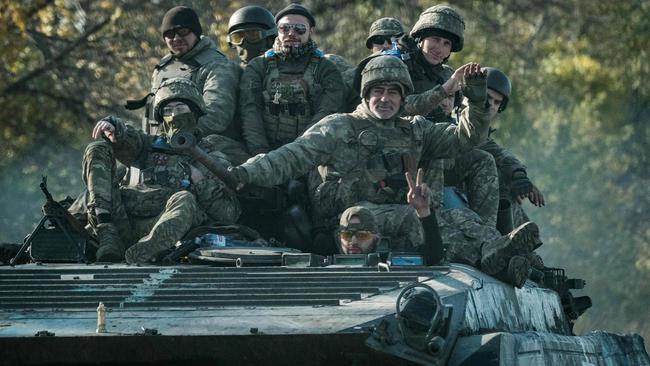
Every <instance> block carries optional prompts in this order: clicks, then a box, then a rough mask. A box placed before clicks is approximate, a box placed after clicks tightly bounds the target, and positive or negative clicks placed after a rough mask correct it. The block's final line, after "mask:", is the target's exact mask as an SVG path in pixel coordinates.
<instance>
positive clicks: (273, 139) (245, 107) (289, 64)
mask: <svg viewBox="0 0 650 366" xmlns="http://www.w3.org/2000/svg"><path fill="white" fill-rule="evenodd" d="M301 48H302V49H301V50H300V53H299V54H298V55H294V54H287V53H286V52H285V51H284V50H283V49H282V45H281V43H280V40H279V38H278V39H276V43H275V45H274V48H273V50H269V51H267V52H266V53H265V54H264V56H261V57H257V58H254V59H253V60H251V62H250V63H249V64H248V66H246V68H245V69H244V73H243V75H242V79H241V84H240V93H241V95H240V108H241V114H242V127H243V134H244V140H245V141H246V145H247V147H248V150H249V152H250V153H251V154H253V155H255V154H257V153H260V152H267V151H269V150H271V149H274V148H276V147H279V146H282V145H283V144H286V143H288V142H291V141H293V140H294V139H295V138H296V137H298V136H300V135H301V134H302V133H303V132H304V131H305V130H306V129H308V128H309V127H310V126H312V125H313V124H314V123H316V122H318V121H319V120H320V119H322V118H323V117H325V116H327V115H329V114H332V113H336V112H340V111H341V110H342V108H343V107H342V105H343V102H344V93H345V87H344V85H343V80H342V79H341V74H340V73H339V71H338V70H337V68H336V66H335V65H334V64H333V63H332V62H331V61H329V60H327V59H326V58H324V57H323V53H322V52H321V51H320V50H318V49H317V47H316V44H315V43H314V42H313V41H311V40H310V41H309V42H308V43H307V44H305V45H303V46H302V47H301Z"/></svg>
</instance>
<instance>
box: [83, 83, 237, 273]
mask: <svg viewBox="0 0 650 366" xmlns="http://www.w3.org/2000/svg"><path fill="white" fill-rule="evenodd" d="M152 111H153V116H154V118H155V119H156V121H157V122H158V123H159V124H160V127H161V128H160V132H159V133H158V134H157V135H149V134H146V133H145V132H143V131H140V130H136V129H135V128H133V127H131V126H130V125H128V124H126V123H125V122H124V121H122V120H121V119H119V118H117V117H113V116H109V117H106V118H104V119H102V120H101V121H99V122H97V124H96V125H95V128H94V129H93V132H92V137H93V138H95V139H98V138H100V137H101V138H103V140H104V141H95V142H92V143H90V144H89V145H88V147H87V148H86V151H85V153H84V159H83V175H84V182H85V183H86V187H87V189H86V191H85V193H84V195H82V196H81V197H80V198H79V199H78V200H77V202H76V203H75V204H74V205H73V207H74V210H71V211H75V213H77V214H79V213H83V214H86V215H87V216H88V221H89V223H90V225H91V227H92V228H93V231H94V233H95V235H96V236H97V238H98V241H99V249H98V250H97V255H96V257H97V261H99V262H120V261H122V260H124V259H126V261H127V262H128V263H149V262H151V261H155V260H156V259H159V258H158V257H159V256H160V254H161V253H164V252H165V251H166V250H167V249H170V248H172V246H173V245H174V244H175V243H176V242H177V241H178V240H179V239H181V238H182V237H183V236H184V235H185V234H186V233H187V232H188V231H189V230H190V229H191V228H193V227H195V226H198V225H201V224H210V223H220V224H231V223H234V222H235V221H236V220H237V218H238V217H239V213H240V208H239V204H238V202H237V199H236V197H235V194H234V193H233V192H232V191H231V190H229V189H227V188H226V187H225V186H224V184H223V183H222V182H221V180H219V179H218V178H216V177H215V176H214V175H213V174H212V173H211V172H209V171H208V170H207V169H206V168H205V167H204V166H202V165H201V164H200V163H198V162H195V161H193V160H192V159H191V158H190V157H189V156H186V155H179V154H178V153H176V152H175V151H174V150H173V149H172V148H171V147H170V144H169V143H170V139H171V138H172V137H173V136H174V135H175V134H178V133H181V132H182V133H186V134H193V135H194V136H196V137H197V140H199V138H198V137H199V136H200V129H199V127H200V126H199V123H198V122H199V120H200V118H201V117H202V116H203V115H205V113H206V107H205V104H204V100H203V97H202V95H201V92H200V91H199V90H198V88H197V87H196V85H195V84H194V82H193V81H191V80H189V79H187V78H172V79H169V80H165V81H164V82H162V83H161V84H160V86H159V87H158V89H157V90H156V94H155V95H154V97H153V106H152ZM199 147H200V148H201V149H203V150H204V151H206V152H207V153H209V155H210V156H211V157H212V158H214V159H216V160H219V161H222V162H223V164H227V165H229V163H228V162H227V160H225V157H224V155H223V154H221V153H220V152H218V151H216V150H214V149H213V146H212V145H211V144H210V140H209V139H203V140H200V142H199ZM116 161H120V162H121V163H122V164H124V165H126V166H135V167H138V168H140V169H141V171H142V175H143V182H142V184H140V185H137V186H121V185H119V178H118V176H117V172H116Z"/></svg>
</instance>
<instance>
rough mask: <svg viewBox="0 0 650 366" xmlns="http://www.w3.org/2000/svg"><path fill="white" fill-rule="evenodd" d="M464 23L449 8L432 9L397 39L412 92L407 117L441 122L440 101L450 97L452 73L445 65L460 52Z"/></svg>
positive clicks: (407, 107) (442, 115)
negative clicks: (421, 117) (452, 56)
mask: <svg viewBox="0 0 650 366" xmlns="http://www.w3.org/2000/svg"><path fill="white" fill-rule="evenodd" d="M464 30H465V21H464V20H463V18H462V17H461V16H460V15H459V14H458V12H456V10H454V9H453V8H451V7H449V6H446V5H436V6H433V7H431V8H428V9H427V10H425V11H424V12H422V14H420V17H419V18H418V20H417V22H416V23H415V25H414V26H413V29H411V32H410V33H409V34H408V35H407V36H404V37H402V38H401V39H400V43H399V49H400V51H401V57H402V59H403V60H404V62H405V63H406V64H407V66H408V68H409V74H410V75H411V79H412V80H413V85H414V87H415V91H414V93H413V94H412V95H410V96H409V97H408V98H407V100H406V106H405V110H406V114H407V115H422V116H425V117H427V118H429V119H431V120H432V121H443V120H444V113H442V110H441V109H440V107H439V105H440V101H442V99H444V98H446V97H447V96H448V95H449V94H451V93H450V92H449V91H450V88H449V86H448V84H445V82H446V81H448V80H449V78H450V76H451V75H452V73H453V69H452V68H451V67H449V66H447V65H446V62H447V60H448V59H449V56H450V55H451V53H452V52H459V51H461V50H462V49H463V43H464Z"/></svg>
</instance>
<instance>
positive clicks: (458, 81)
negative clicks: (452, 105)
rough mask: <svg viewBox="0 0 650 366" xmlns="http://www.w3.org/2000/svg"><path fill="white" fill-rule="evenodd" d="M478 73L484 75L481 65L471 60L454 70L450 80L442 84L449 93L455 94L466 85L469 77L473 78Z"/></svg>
mask: <svg viewBox="0 0 650 366" xmlns="http://www.w3.org/2000/svg"><path fill="white" fill-rule="evenodd" d="M477 75H478V76H480V75H483V73H482V72H481V65H479V64H477V63H473V62H470V63H468V64H465V65H463V66H461V67H459V68H458V69H457V70H456V71H454V73H453V75H451V77H450V78H449V80H447V81H445V83H444V84H442V88H443V89H445V92H446V93H447V95H449V94H453V93H455V92H457V91H459V90H461V89H462V88H463V87H464V86H465V84H466V82H467V79H471V78H473V77H476V76H477Z"/></svg>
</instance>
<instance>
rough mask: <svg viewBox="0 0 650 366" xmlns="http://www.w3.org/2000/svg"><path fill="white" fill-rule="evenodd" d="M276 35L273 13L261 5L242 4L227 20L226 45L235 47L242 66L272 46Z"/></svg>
mask: <svg viewBox="0 0 650 366" xmlns="http://www.w3.org/2000/svg"><path fill="white" fill-rule="evenodd" d="M277 35H278V27H277V26H276V25H275V18H274V17H273V14H271V12H270V11H268V10H267V9H265V8H263V7H261V6H257V5H248V6H244V7H243V8H241V9H239V10H237V11H235V12H234V13H233V14H232V16H230V20H229V21H228V45H229V46H230V47H231V48H235V49H237V54H238V55H239V59H240V61H241V64H240V65H241V66H242V67H245V66H246V65H247V64H248V63H249V62H250V60H252V59H253V58H255V57H257V56H261V55H263V54H264V52H266V50H268V49H269V48H271V47H273V42H274V41H275V37H277Z"/></svg>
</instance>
